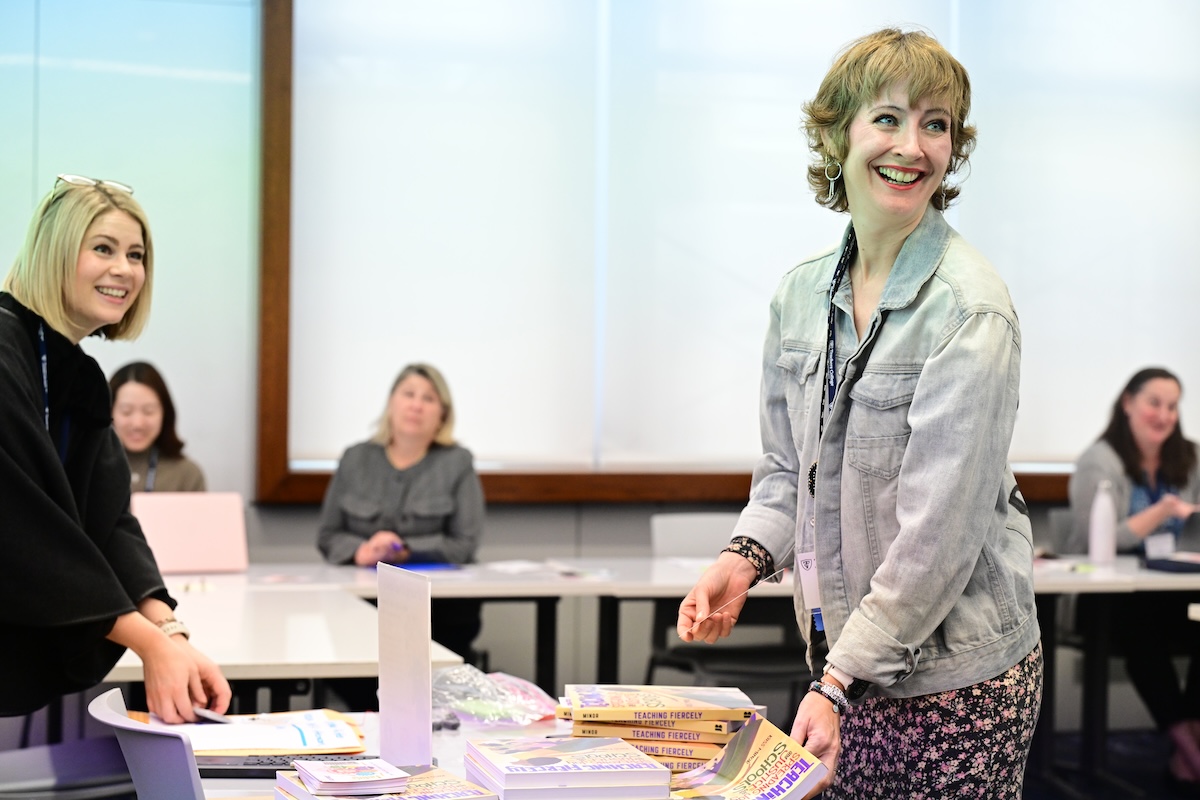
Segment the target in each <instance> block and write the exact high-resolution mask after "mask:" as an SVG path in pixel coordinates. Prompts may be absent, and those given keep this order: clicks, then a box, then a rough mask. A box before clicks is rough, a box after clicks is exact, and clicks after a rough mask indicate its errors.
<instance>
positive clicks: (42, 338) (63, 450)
mask: <svg viewBox="0 0 1200 800" xmlns="http://www.w3.org/2000/svg"><path fill="white" fill-rule="evenodd" d="M38 351H39V353H40V355H41V357H42V413H43V420H44V422H45V425H46V434H47V435H49V436H51V437H53V434H51V433H50V366H49V364H50V357H49V355H48V353H47V350H46V327H45V325H43V324H42V323H40V322H39V323H38ZM70 429H71V417H70V416H69V415H67V414H63V420H62V433H61V435H60V436H59V440H58V460H59V462H60V463H62V464H66V463H67V439H68V437H69V435H70Z"/></svg>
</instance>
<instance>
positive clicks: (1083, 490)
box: [1066, 439, 1200, 553]
mask: <svg viewBox="0 0 1200 800" xmlns="http://www.w3.org/2000/svg"><path fill="white" fill-rule="evenodd" d="M1192 446H1193V447H1195V444H1193V445H1192ZM1102 480H1108V481H1111V482H1112V488H1113V502H1114V503H1115V504H1116V506H1117V550H1118V552H1126V551H1129V550H1133V549H1135V548H1136V547H1137V546H1138V545H1139V544H1141V542H1142V540H1141V539H1140V538H1139V537H1138V536H1137V534H1135V533H1134V532H1133V531H1131V530H1129V500H1130V497H1131V496H1132V494H1133V481H1132V480H1131V479H1130V478H1129V476H1128V475H1127V474H1126V473H1125V466H1124V465H1123V464H1122V463H1121V458H1120V456H1118V455H1117V451H1116V450H1113V449H1112V445H1110V444H1109V443H1108V442H1106V441H1104V440H1103V439H1101V440H1100V441H1097V442H1096V443H1095V444H1093V445H1092V446H1091V447H1089V448H1088V449H1087V450H1085V451H1083V455H1081V456H1080V457H1079V460H1078V461H1076V462H1075V472H1074V474H1072V475H1071V481H1070V483H1069V484H1068V488H1067V496H1068V498H1069V499H1070V502H1071V518H1072V525H1071V539H1070V542H1069V543H1068V545H1067V547H1068V549H1067V550H1066V552H1068V553H1086V552H1087V543H1088V526H1089V523H1090V521H1091V515H1092V500H1093V499H1094V498H1095V497H1096V490H1097V489H1098V488H1099V486H1100V481H1102ZM1179 498H1180V499H1181V500H1186V501H1187V502H1189V503H1200V469H1197V470H1193V471H1192V474H1191V475H1190V476H1188V482H1187V486H1184V487H1182V488H1181V489H1180V490H1179Z"/></svg>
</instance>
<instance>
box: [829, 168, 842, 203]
mask: <svg viewBox="0 0 1200 800" xmlns="http://www.w3.org/2000/svg"><path fill="white" fill-rule="evenodd" d="M830 167H837V174H836V175H830V174H829V168H830ZM840 177H842V163H841V162H840V161H832V162H830V163H828V164H826V165H825V180H827V181H828V182H829V194H828V195H827V196H826V197H825V201H826V202H828V201H830V200H833V187H834V184H836V183H837V179H838V178H840Z"/></svg>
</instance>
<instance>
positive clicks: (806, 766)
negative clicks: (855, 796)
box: [671, 714, 829, 800]
mask: <svg viewBox="0 0 1200 800" xmlns="http://www.w3.org/2000/svg"><path fill="white" fill-rule="evenodd" d="M828 771H829V770H828V769H827V768H826V767H825V765H824V764H822V763H821V762H820V760H819V759H817V757H816V756H814V755H813V754H812V753H810V752H808V751H807V750H805V749H804V748H803V747H801V746H800V745H799V744H798V743H797V742H795V741H794V740H793V739H792V738H791V737H790V736H788V735H787V734H786V733H784V732H783V731H781V730H779V728H777V727H775V726H774V725H772V724H771V723H770V722H769V721H768V720H766V719H765V718H763V717H760V716H758V715H757V714H756V715H755V716H754V717H753V718H752V719H751V720H750V721H749V722H747V723H746V725H745V727H743V728H742V729H741V730H740V731H738V732H737V733H736V734H734V737H733V740H732V741H730V742H729V744H728V745H726V747H725V749H724V751H722V753H721V754H720V755H719V756H717V757H716V758H714V759H712V760H711V761H709V762H708V763H707V764H705V765H704V766H703V767H701V768H700V769H696V770H692V771H691V772H681V773H679V774H677V775H674V776H673V777H672V778H671V797H672V798H675V800H687V799H688V798H706V800H757V798H761V797H770V798H774V799H775V800H779V799H781V798H789V797H790V798H794V800H800V798H802V797H804V796H805V795H807V794H808V793H809V792H811V791H812V787H813V786H814V785H815V784H816V783H817V782H818V781H820V780H821V778H822V777H824V775H825V774H826V773H827V772H828Z"/></svg>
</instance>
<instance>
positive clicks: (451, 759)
mask: <svg viewBox="0 0 1200 800" xmlns="http://www.w3.org/2000/svg"><path fill="white" fill-rule="evenodd" d="M363 731H364V733H365V735H366V738H367V746H368V749H369V748H370V747H371V745H372V739H373V738H375V739H376V740H377V738H378V735H379V725H378V715H377V714H368V715H367V716H366V718H365V719H364V720H363ZM570 733H571V723H569V722H562V721H559V720H542V721H540V722H534V723H533V724H531V725H482V724H477V723H470V722H464V723H463V726H462V727H461V728H460V729H458V730H457V731H438V732H437V733H434V734H433V757H434V759H435V760H436V761H437V763H438V766H439V767H441V768H442V769H444V770H446V771H447V772H452V773H454V774H455V775H457V776H458V777H460V778H465V777H466V767H465V766H464V764H463V757H464V756H465V755H466V752H467V740H468V739H510V738H515V737H518V736H567V735H570ZM203 784H204V795H205V797H208V798H217V797H222V798H234V797H272V796H274V793H273V790H272V787H273V786H274V781H272V780H266V779H245V778H242V779H237V780H227V779H215V778H206V779H204V781H203Z"/></svg>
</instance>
